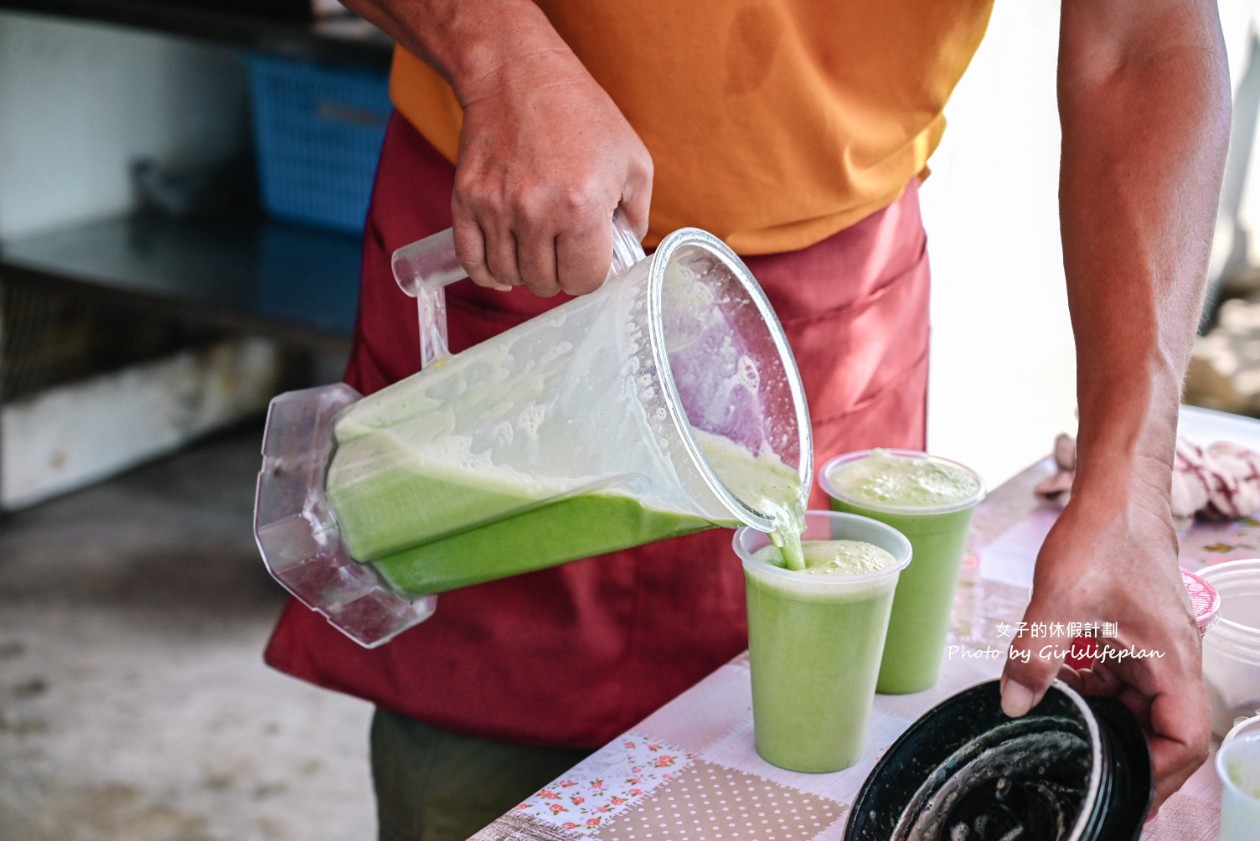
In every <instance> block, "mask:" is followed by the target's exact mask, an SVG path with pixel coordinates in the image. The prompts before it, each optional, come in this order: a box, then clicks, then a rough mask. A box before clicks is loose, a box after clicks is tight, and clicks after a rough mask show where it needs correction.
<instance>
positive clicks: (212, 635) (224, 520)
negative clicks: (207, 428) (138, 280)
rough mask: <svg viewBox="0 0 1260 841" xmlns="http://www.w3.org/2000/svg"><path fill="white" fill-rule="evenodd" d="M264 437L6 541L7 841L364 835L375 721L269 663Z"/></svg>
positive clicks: (182, 457) (215, 446)
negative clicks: (262, 526) (257, 529)
mask: <svg viewBox="0 0 1260 841" xmlns="http://www.w3.org/2000/svg"><path fill="white" fill-rule="evenodd" d="M261 434H262V429H261V424H257V425H255V424H249V425H247V426H245V427H243V428H239V429H236V430H233V431H231V432H229V433H225V434H221V435H219V436H216V437H215V438H213V439H212V440H208V441H206V442H203V443H201V444H199V445H196V446H194V447H193V448H191V449H189V450H187V451H185V452H183V453H181V454H179V455H177V456H174V457H171V458H168V459H166V460H163V461H160V462H156V463H153V464H150V465H148V466H146V467H143V468H141V469H138V470H135V471H133V472H131V473H128V474H126V475H124V476H121V477H118V478H115V479H113V480H111V481H109V482H106V483H104V484H101V485H97V486H95V487H92V488H89V489H86V490H83V491H80V492H77V493H75V494H73V495H71V496H67V497H63V498H60V499H57V500H54V501H52V502H49V503H45V504H43V505H41V506H39V507H37V508H33V509H30V510H26V511H22V512H19V513H16V514H13V515H11V516H9V517H8V518H7V519H5V520H4V522H3V523H0V841H119V839H127V841H229V840H230V841H246V840H247V839H248V841H257V840H259V839H294V840H295V841H297V839H302V840H303V841H307V840H308V839H367V838H372V837H374V836H375V818H374V816H373V802H372V794H371V786H370V779H369V772H368V765H367V727H368V720H369V717H370V707H369V706H368V705H367V704H365V703H363V702H360V701H357V700H354V699H350V698H346V697H344V696H338V695H334V694H332V693H328V692H324V691H321V690H317V689H315V688H313V687H310V686H308V685H306V684H303V683H300V682H298V681H296V680H293V679H291V678H289V677H286V676H284V675H281V674H279V673H277V672H274V671H272V670H270V669H268V668H267V667H266V666H264V665H263V663H262V660H261V656H260V652H261V649H262V646H263V644H264V642H265V640H266V638H267V635H268V633H269V631H270V627H271V624H272V622H273V620H274V618H275V616H276V614H277V612H278V610H279V608H280V606H281V604H282V603H283V600H284V593H283V591H282V590H281V589H280V587H279V586H278V585H277V584H275V583H274V582H273V581H272V580H271V579H270V577H268V575H267V573H266V571H265V570H264V569H263V567H262V563H261V561H260V559H259V556H258V552H257V549H256V548H255V546H254V543H253V538H252V535H251V532H250V523H251V517H252V506H253V485H254V477H255V474H256V472H257V470H258V466H259V457H258V449H259V444H260V442H261Z"/></svg>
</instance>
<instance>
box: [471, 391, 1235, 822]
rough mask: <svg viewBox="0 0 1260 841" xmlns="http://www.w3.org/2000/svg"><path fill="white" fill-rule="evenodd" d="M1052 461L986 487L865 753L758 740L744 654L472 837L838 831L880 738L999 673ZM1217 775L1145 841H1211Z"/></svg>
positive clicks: (1184, 429) (1209, 537) (1231, 529)
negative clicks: (827, 755) (944, 633)
mask: <svg viewBox="0 0 1260 841" xmlns="http://www.w3.org/2000/svg"><path fill="white" fill-rule="evenodd" d="M1181 434H1182V435H1183V436H1184V437H1186V438H1188V439H1189V440H1192V441H1194V442H1195V443H1199V444H1204V445H1206V444H1210V443H1212V442H1214V441H1218V440H1229V441H1234V442H1235V443H1239V444H1242V445H1244V446H1247V447H1251V448H1253V449H1256V450H1260V422H1256V421H1253V420H1250V419H1243V418H1238V417H1236V416H1233V415H1223V414H1220V413H1216V412H1208V411H1204V410H1200V409H1192V408H1185V409H1183V411H1182V420H1181ZM1052 471H1053V466H1052V464H1051V462H1050V460H1049V459H1045V460H1043V461H1041V462H1038V463H1037V464H1034V465H1032V466H1031V467H1029V468H1027V469H1026V470H1024V471H1023V472H1021V473H1020V474H1019V475H1017V476H1015V477H1014V478H1012V479H1011V480H1010V481H1009V482H1006V483H1005V484H1003V485H1002V486H1001V487H999V488H997V489H995V490H994V491H993V492H992V493H991V494H990V495H989V497H988V498H987V499H986V500H985V501H984V503H982V505H981V507H980V508H979V509H978V510H977V512H976V516H975V520H974V523H973V527H972V534H971V548H972V551H971V552H970V553H969V555H968V557H967V559H966V562H965V564H964V572H963V580H962V582H961V584H960V586H959V592H958V596H957V599H956V601H955V605H954V619H953V626H952V628H951V634H950V640H949V642H948V647H947V649H946V665H945V668H944V669H943V672H942V676H941V679H940V681H938V683H937V685H936V686H935V687H933V688H932V689H930V690H928V691H926V692H920V693H916V694H913V695H902V696H892V695H878V696H876V699H875V708H874V710H873V711H872V714H871V719H870V724H869V726H868V730H867V736H866V748H865V750H864V752H863V759H862V760H861V761H860V762H859V763H858V764H857V765H855V766H853V767H852V768H849V769H846V770H844V771H839V772H836V773H833V774H797V773H793V772H790V771H784V770H782V769H780V768H776V767H775V766H773V765H770V764H769V763H767V762H765V761H764V760H762V759H761V758H760V757H759V756H757V753H756V751H755V750H754V749H753V731H752V698H751V689H750V684H749V675H748V659H747V655H746V654H745V655H742V656H740V657H737V658H735V659H734V660H732V661H731V662H730V663H727V664H726V665H724V666H722V667H721V668H719V669H718V670H717V671H715V672H714V673H712V674H711V675H709V676H708V677H706V678H705V679H704V680H702V681H701V682H700V683H698V684H696V685H695V686H694V687H692V688H691V689H689V690H688V691H686V692H685V693H683V694H682V695H680V696H679V697H678V698H676V699H674V700H673V701H671V702H670V703H669V704H666V705H665V706H664V707H662V708H661V709H660V710H658V711H657V712H655V713H654V714H652V715H651V716H649V717H648V718H647V719H645V720H643V721H641V722H640V723H639V724H638V725H637V726H635V727H634V728H633V729H632V730H630V731H628V732H626V733H625V734H623V735H622V736H621V737H620V738H618V739H616V740H614V741H613V742H611V743H610V744H608V745H605V746H604V747H603V748H601V749H600V750H598V751H596V752H595V753H594V754H592V755H591V756H590V757H588V758H587V759H586V760H584V761H583V762H582V763H580V764H579V765H577V766H575V767H574V768H572V769H571V770H570V772H569V773H568V774H566V775H564V776H563V777H561V778H559V779H557V780H555V781H554V782H552V783H551V784H550V785H548V786H547V787H546V788H544V789H542V790H541V791H539V792H537V793H536V794H534V795H533V796H531V797H529V798H528V799H526V800H525V801H524V802H523V803H521V804H520V805H518V806H517V807H516V808H515V809H513V810H512V811H511V812H509V813H507V814H505V815H503V816H502V817H500V818H499V819H498V820H496V821H495V822H494V823H492V824H491V825H490V826H488V827H486V828H485V829H483V830H482V831H481V832H479V833H477V835H475V836H474V841H574V840H575V839H583V838H586V839H599V841H665V839H669V841H744V840H745V839H757V841H762V839H774V841H822V839H829V841H835V839H839V838H841V837H842V836H843V831H844V823H845V821H846V819H847V814H848V809H849V806H850V804H851V803H852V802H853V800H854V798H855V797H856V795H857V792H858V790H859V789H860V788H861V785H862V783H863V781H864V780H865V779H866V777H867V775H868V774H869V773H870V771H871V769H872V768H873V767H874V765H875V763H876V761H877V760H878V759H879V757H880V756H882V755H883V752H884V751H885V750H887V748H888V746H889V745H891V744H892V742H893V741H894V740H895V739H896V738H897V737H898V736H899V735H900V734H901V733H902V731H904V730H905V729H906V727H908V726H909V725H910V724H911V723H912V722H913V721H914V720H915V719H917V718H918V717H919V716H920V715H922V714H923V713H924V712H926V711H927V710H928V709H929V708H930V707H932V706H933V705H934V704H936V703H937V702H939V701H941V700H943V699H945V698H947V697H949V696H950V695H953V694H954V693H955V692H958V691H960V690H962V689H964V688H966V687H968V686H971V685H972V684H975V683H978V682H980V681H984V680H989V679H992V678H995V677H997V676H998V675H1000V674H1001V670H1002V664H1003V662H1004V657H1005V652H1006V648H1007V645H1008V644H1009V641H1010V639H1009V637H1010V634H1011V629H1012V627H1013V626H1014V625H1015V623H1017V622H1018V621H1019V619H1020V617H1021V615H1022V613H1023V609H1024V606H1025V604H1026V603H1027V597H1028V587H1029V584H1030V583H1031V580H1032V566H1033V561H1034V559H1035V557H1036V553H1037V549H1038V547H1040V545H1041V541H1042V539H1043V538H1044V537H1045V535H1046V532H1047V531H1048V530H1049V528H1050V526H1051V524H1053V522H1054V518H1055V516H1056V513H1057V512H1056V511H1055V510H1054V509H1052V508H1047V507H1043V506H1040V505H1038V503H1037V502H1036V500H1035V498H1034V497H1033V493H1032V489H1033V487H1034V486H1035V485H1036V484H1037V482H1039V481H1040V480H1041V479H1043V478H1045V477H1046V476H1047V475H1049V474H1050V473H1051V472H1052ZM1256 556H1260V521H1256V520H1244V521H1240V522H1233V523H1228V524H1203V523H1196V524H1195V525H1194V526H1193V527H1192V528H1191V529H1190V530H1189V531H1188V532H1187V533H1186V534H1185V535H1183V539H1182V564H1183V566H1185V567H1186V568H1187V569H1192V570H1193V569H1197V568H1199V567H1201V566H1203V565H1205V564H1210V563H1217V562H1221V561H1225V560H1232V559H1234V558H1243V557H1256ZM1219 798H1220V784H1219V782H1218V781H1217V778H1216V775H1215V772H1214V771H1213V768H1212V760H1211V759H1209V761H1208V762H1207V763H1205V764H1204V766H1203V767H1202V768H1200V769H1199V770H1198V772H1196V773H1195V775H1194V776H1193V777H1192V778H1191V779H1190V781H1189V782H1187V784H1186V785H1185V786H1184V787H1183V788H1182V789H1181V791H1180V792H1178V793H1177V794H1176V795H1174V796H1173V797H1172V798H1171V799H1170V800H1169V801H1168V802H1167V803H1166V804H1165V806H1164V808H1163V809H1162V810H1161V812H1160V814H1159V816H1158V817H1157V818H1155V819H1154V820H1153V821H1151V822H1150V823H1148V824H1147V825H1146V829H1145V831H1144V833H1143V836H1142V838H1143V841H1200V839H1201V841H1214V839H1215V838H1216V837H1217V823H1218V812H1219Z"/></svg>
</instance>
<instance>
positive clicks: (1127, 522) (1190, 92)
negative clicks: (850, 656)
mask: <svg viewBox="0 0 1260 841" xmlns="http://www.w3.org/2000/svg"><path fill="white" fill-rule="evenodd" d="M1058 84H1059V110H1060V118H1061V121H1062V125H1063V154H1062V173H1061V178H1060V205H1061V208H1060V209H1061V224H1062V234H1063V261H1064V268H1065V271H1066V275H1067V282H1068V303H1069V306H1070V309H1071V314H1072V326H1073V332H1074V334H1075V337H1076V345H1077V399H1078V402H1079V413H1080V425H1079V427H1080V428H1079V434H1078V450H1077V473H1076V479H1075V484H1074V485H1073V492H1072V499H1071V502H1070V504H1069V505H1068V507H1067V508H1066V509H1065V510H1064V512H1063V514H1062V515H1061V516H1060V518H1059V520H1058V522H1057V523H1056V524H1055V527H1054V528H1053V529H1052V531H1051V533H1050V534H1049V536H1048V537H1047V538H1046V542H1045V545H1044V546H1043V547H1042V550H1041V553H1040V555H1039V557H1038V559H1037V569H1036V575H1035V580H1034V588H1033V597H1032V603H1031V604H1030V606H1029V608H1028V611H1027V613H1026V614H1025V619H1026V621H1028V622H1029V623H1032V622H1053V621H1057V622H1064V623H1066V622H1069V621H1090V622H1094V621H1096V622H1114V623H1116V625H1117V627H1118V631H1119V637H1118V638H1117V639H1114V640H1103V642H1109V643H1112V644H1113V645H1114V646H1115V647H1117V648H1123V649H1127V648H1129V646H1133V647H1134V648H1135V650H1137V651H1139V652H1140V651H1148V652H1159V653H1160V655H1161V656H1160V657H1159V658H1151V659H1142V660H1139V659H1130V660H1124V661H1116V660H1107V661H1105V662H1102V663H1099V664H1098V665H1096V666H1095V668H1094V669H1093V670H1092V671H1090V672H1083V673H1081V674H1079V675H1076V674H1073V673H1070V672H1069V673H1065V677H1066V678H1067V679H1068V680H1069V681H1070V682H1074V683H1076V685H1077V686H1078V687H1080V688H1082V689H1083V690H1084V691H1086V692H1087V693H1089V694H1110V695H1116V696H1118V697H1119V698H1120V700H1122V701H1123V702H1124V703H1125V704H1126V705H1127V706H1128V707H1129V708H1130V709H1131V710H1132V711H1133V712H1134V713H1135V714H1136V715H1137V716H1138V718H1139V719H1140V720H1141V721H1142V723H1143V726H1144V728H1145V729H1146V732H1147V738H1148V743H1149V744H1150V747H1151V752H1152V757H1153V760H1154V766H1155V775H1156V803H1155V805H1156V808H1158V806H1159V804H1161V803H1162V802H1163V801H1164V799H1165V798H1167V797H1168V795H1170V794H1171V793H1172V792H1174V791H1176V790H1177V788H1179V787H1180V786H1181V784H1182V783H1183V782H1185V780H1186V778H1187V777H1189V775H1190V774H1191V773H1192V772H1193V771H1194V770H1195V769H1196V768H1197V767H1198V766H1199V765H1200V764H1201V763H1202V761H1203V758H1204V756H1205V755H1206V751H1207V745H1208V739H1209V728H1208V723H1207V722H1208V718H1207V708H1206V701H1205V698H1204V692H1203V685H1202V680H1201V677H1200V648H1199V639H1198V634H1197V631H1196V629H1195V625H1194V622H1193V619H1192V617H1191V615H1190V612H1189V606H1188V603H1187V600H1186V597H1185V593H1184V590H1183V588H1182V584H1181V580H1180V575H1179V573H1178V565H1177V537H1176V533H1175V532H1174V530H1173V526H1172V521H1171V515H1170V511H1169V492H1170V484H1171V471H1172V459H1173V448H1174V445H1175V440H1176V431H1177V409H1178V405H1179V402H1180V393H1181V383H1182V378H1183V375H1184V372H1185V367H1186V364H1187V360H1188V358H1189V352H1190V348H1191V345H1192V342H1193V339H1194V332H1195V328H1196V325H1197V323H1198V315H1199V309H1200V307H1201V301H1202V294H1203V286H1204V274H1205V271H1206V265H1207V255H1208V249H1209V246H1210V241H1211V237H1212V226H1213V219H1214V217H1215V212H1216V204H1217V199H1218V194H1219V190H1220V179H1221V171H1222V167H1223V165H1224V158H1225V150H1226V145H1227V138H1228V134H1229V119H1230V102H1229V83H1228V71H1227V69H1226V64H1225V55H1224V47H1223V45H1222V41H1221V35H1220V25H1219V22H1218V20H1217V14H1216V8H1215V4H1214V2H1211V0H1190V2H1183V1H1182V0H1107V2H1096V0H1065V2H1064V3H1063V15H1062V24H1061V34H1060V52H1059V82H1058ZM1047 642H1051V643H1054V644H1056V645H1057V646H1058V647H1060V648H1062V647H1064V646H1065V645H1066V643H1067V642H1068V640H1067V639H1053V640H1046V639H1036V640H1034V639H1030V638H1029V637H1027V636H1025V637H1023V638H1021V639H1020V640H1019V641H1018V642H1017V643H1016V647H1017V648H1023V649H1031V654H1032V656H1031V657H1030V658H1029V661H1028V663H1026V664H1025V663H1023V662H1021V660H1019V659H1017V658H1012V659H1011V660H1010V661H1009V662H1008V663H1007V665H1006V670H1005V672H1004V674H1003V680H1002V682H1003V693H1002V698H1003V706H1004V707H1005V708H1006V709H1007V711H1008V712H1010V713H1012V714H1022V713H1023V712H1025V711H1027V709H1028V708H1029V707H1030V706H1031V705H1032V704H1033V703H1034V702H1035V701H1037V700H1040V698H1041V695H1042V694H1043V693H1044V692H1045V690H1046V688H1047V687H1048V685H1049V683H1050V681H1051V680H1052V679H1053V678H1054V677H1055V676H1056V672H1057V671H1058V670H1059V666H1060V663H1061V661H1062V657H1061V656H1060V657H1057V658H1053V657H1052V658H1049V659H1046V658H1041V657H1038V651H1039V650H1040V649H1041V648H1042V646H1043V645H1045V644H1046V643H1047Z"/></svg>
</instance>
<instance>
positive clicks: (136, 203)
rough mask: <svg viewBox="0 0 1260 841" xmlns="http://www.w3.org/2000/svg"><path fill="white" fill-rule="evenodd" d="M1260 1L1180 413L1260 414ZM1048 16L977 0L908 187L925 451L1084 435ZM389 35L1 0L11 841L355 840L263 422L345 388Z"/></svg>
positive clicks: (353, 774) (364, 801)
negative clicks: (300, 609)
mask: <svg viewBox="0 0 1260 841" xmlns="http://www.w3.org/2000/svg"><path fill="white" fill-rule="evenodd" d="M1256 11H1257V3H1255V2H1243V0H1223V2H1222V21H1223V25H1224V28H1225V32H1226V38H1227V42H1228V48H1229V51H1230V67H1231V73H1232V79H1233V85H1234V90H1235V99H1236V105H1235V127H1234V133H1233V140H1232V145H1231V151H1230V161H1229V164H1228V172H1227V179H1226V186H1225V193H1224V196H1223V198H1222V202H1221V209H1220V215H1219V219H1218V231H1217V237H1216V242H1215V250H1214V255H1213V261H1212V265H1211V268H1210V279H1211V281H1212V291H1211V294H1210V296H1209V302H1208V306H1207V308H1206V310H1205V314H1204V319H1203V323H1202V337H1201V339H1200V340H1199V343H1198V347H1197V348H1196V351H1195V359H1194V362H1193V365H1192V370H1191V376H1190V380H1189V382H1188V384H1187V393H1186V398H1187V401H1188V402H1192V403H1195V404H1198V405H1202V406H1207V407H1211V408H1216V409H1221V410H1224V411H1229V412H1235V413H1239V414H1246V415H1256V414H1260V304H1257V303H1254V300H1255V299H1257V296H1260V268H1258V267H1260V253H1258V252H1257V248H1258V246H1257V244H1256V242H1255V237H1254V234H1253V232H1254V230H1255V222H1256V219H1255V214H1256V208H1255V207H1254V203H1255V196H1256V195H1257V193H1256V189H1255V181H1256V176H1255V173H1254V172H1253V170H1254V169H1255V167H1253V166H1252V159H1253V151H1254V148H1255V143H1256V132H1255V127H1256V110H1257V103H1258V102H1260V63H1258V62H1257V61H1256V60H1255V59H1256V48H1257V23H1256ZM1057 24H1058V21H1057V10H1056V9H1054V8H1053V4H1026V3H1009V2H999V3H998V4H997V8H996V10H995V14H994V18H993V22H992V25H991V27H990V32H989V35H988V37H987V38H986V40H985V43H984V44H983V45H982V47H981V49H980V52H979V54H978V55H977V57H976V59H975V62H974V64H973V66H972V68H971V70H970V72H969V73H968V75H967V76H966V77H965V78H964V80H963V83H962V85H961V86H960V87H959V89H958V91H957V94H956V95H955V98H954V100H953V101H952V103H951V105H950V107H949V109H948V110H947V115H948V117H949V120H950V128H949V130H948V131H947V133H946V140H945V143H944V145H943V146H942V148H941V149H940V151H939V152H938V154H937V155H936V156H935V157H934V159H933V160H932V164H931V166H932V175H931V177H930V178H929V179H928V181H927V183H926V185H925V187H924V189H923V192H922V197H923V203H924V213H925V216H926V223H927V227H928V233H929V239H930V243H931V245H930V248H931V254H932V260H933V274H934V289H933V300H932V315H933V333H932V342H933V350H932V352H933V360H932V370H931V382H930V411H929V430H928V441H929V448H930V449H932V450H933V451H935V452H936V453H938V454H940V455H943V456H947V457H950V458H954V459H958V460H960V461H963V462H965V463H967V464H970V465H972V466H974V467H975V468H977V469H978V470H979V471H980V473H981V474H982V475H983V476H984V477H985V479H986V482H987V483H988V484H989V486H990V487H993V486H996V485H998V484H1000V483H1001V482H1003V481H1004V480H1006V479H1007V478H1009V477H1011V476H1013V475H1015V474H1016V473H1017V472H1019V471H1020V470H1021V469H1023V468H1024V467H1026V466H1028V465H1029V464H1032V463H1033V462H1036V461H1037V460H1039V459H1042V458H1044V457H1045V456H1046V455H1047V454H1048V453H1049V452H1050V448H1051V446H1052V444H1053V441H1054V437H1055V435H1057V434H1058V433H1061V432H1066V433H1071V432H1073V431H1074V426H1075V419H1074V409H1075V403H1074V369H1073V348H1072V338H1071V334H1070V331H1069V326H1068V318H1067V307H1066V300H1065V295H1064V291H1063V280H1062V270H1061V254H1060V249H1059V244H1058V221H1057V207H1056V190H1057V160H1058V143H1059V130H1058V121H1057V114H1056V110H1055V104H1054V85H1055V80H1054V60H1055V52H1056V33H1057ZM389 54H390V45H389V43H388V42H387V41H386V40H385V39H384V38H383V36H381V35H380V34H379V33H376V32H375V31H374V30H372V29H371V28H370V27H368V26H366V25H365V24H363V23H362V22H361V21H358V20H357V19H354V18H353V17H350V16H349V15H347V14H345V13H344V12H343V11H341V10H339V7H337V6H336V5H335V4H326V3H320V4H316V5H315V6H312V5H311V4H310V3H309V2H308V0H269V2H245V0H239V1H238V2H217V3H200V2H196V0H178V1H173V0H97V2H90V0H27V1H26V2H22V1H21V0H17V1H16V2H15V1H13V0H0V319H2V320H0V517H2V519H0V839H5V841H10V839H12V841H53V839H56V841H95V839H117V838H128V839H130V840H131V841H220V840H221V839H223V840H224V841H226V839H310V838H329V839H352V838H368V837H373V834H374V831H375V821H374V818H373V815H372V802H371V792H370V783H369V779H368V770H367V759H366V749H367V733H366V728H367V721H368V717H369V715H370V710H369V709H368V707H367V705H366V704H363V703H361V702H358V701H355V700H353V699H349V698H345V697H341V696H336V695H333V694H331V693H325V692H321V691H318V690H315V689H313V688H311V687H308V686H305V685H303V684H300V683H298V682H296V681H294V680H291V679H289V678H286V677H283V676H281V675H279V674H277V673H274V672H271V671H269V670H268V669H267V668H266V667H264V666H263V664H262V662H261V658H260V652H261V649H262V646H263V644H264V643H265V640H266V637H267V634H268V633H269V630H270V627H271V623H272V621H273V620H274V618H275V615H276V613H277V611H278V610H279V608H280V606H281V604H282V603H283V592H282V590H281V589H280V588H279V586H278V585H276V584H275V583H274V582H272V581H271V579H270V578H269V577H268V576H267V574H266V572H265V570H264V569H263V567H262V565H261V563H260V561H259V557H258V554H257V550H256V548H255V546H254V543H253V539H252V535H251V532H250V525H251V514H252V505H253V485H254V479H255V475H256V473H257V470H258V466H259V457H258V450H259V445H260V442H261V432H262V423H261V421H262V413H263V412H264V411H265V408H266V404H267V401H268V399H269V398H270V397H271V396H272V395H274V394H275V393H277V392H279V391H283V390H286V389H289V388H295V387H302V386H305V385H314V384H321V383H326V382H334V381H337V380H339V379H340V372H341V366H342V363H343V362H344V359H345V355H346V352H347V350H348V341H349V335H350V330H351V326H352V320H353V316H354V306H355V295H356V288H355V287H356V277H357V261H358V257H357V252H358V234H359V231H360V229H361V220H362V215H363V210H364V208H365V207H366V203H367V197H368V189H369V187H370V179H371V173H372V168H373V166H374V160H375V152H376V146H377V144H378V143H379V140H380V136H381V133H382V132H383V128H384V120H385V116H386V115H387V114H388V110H389V104H388V96H387V90H386V71H387V67H388V61H389Z"/></svg>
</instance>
